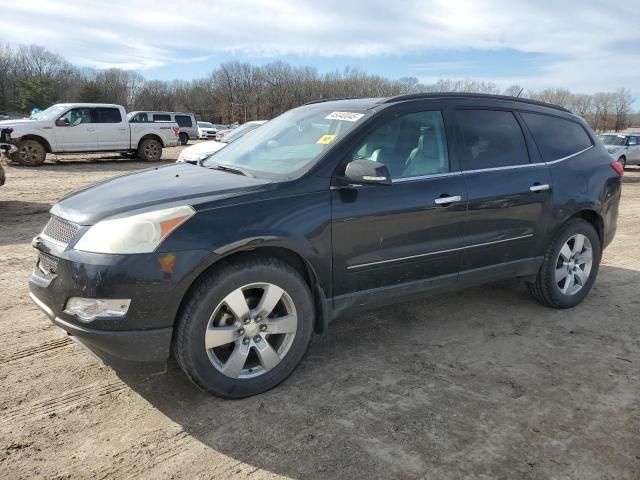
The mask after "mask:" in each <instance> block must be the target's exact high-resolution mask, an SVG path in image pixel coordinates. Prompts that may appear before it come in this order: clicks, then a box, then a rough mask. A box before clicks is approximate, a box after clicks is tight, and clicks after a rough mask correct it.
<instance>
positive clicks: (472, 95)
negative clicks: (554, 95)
mask: <svg viewBox="0 0 640 480" xmlns="http://www.w3.org/2000/svg"><path fill="white" fill-rule="evenodd" d="M421 98H490V99H493V100H503V101H507V102H520V103H529V104H531V105H539V106H541V107H548V108H554V109H556V110H561V111H563V112H567V113H572V112H571V110H568V109H566V108H564V107H561V106H559V105H554V104H552V103H546V102H540V101H538V100H531V99H529V98H520V97H509V96H507V95H491V94H488V93H469V92H433V93H411V94H407V95H396V96H395V97H388V98H383V99H381V100H380V102H379V103H394V102H403V101H407V100H419V99H421Z"/></svg>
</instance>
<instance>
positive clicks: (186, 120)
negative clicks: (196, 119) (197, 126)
mask: <svg viewBox="0 0 640 480" xmlns="http://www.w3.org/2000/svg"><path fill="white" fill-rule="evenodd" d="M176 123H177V124H178V126H179V127H192V126H193V123H192V122H191V117H190V116H188V115H176Z"/></svg>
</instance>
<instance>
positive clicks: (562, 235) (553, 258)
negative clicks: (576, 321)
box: [527, 219, 602, 308]
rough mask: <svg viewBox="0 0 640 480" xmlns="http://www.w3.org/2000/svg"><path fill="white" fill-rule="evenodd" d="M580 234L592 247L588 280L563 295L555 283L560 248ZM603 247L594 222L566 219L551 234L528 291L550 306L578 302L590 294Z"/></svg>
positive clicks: (572, 305)
mask: <svg viewBox="0 0 640 480" xmlns="http://www.w3.org/2000/svg"><path fill="white" fill-rule="evenodd" d="M577 234H582V235H584V236H585V237H587V238H588V239H589V242H590V243H591V248H592V259H593V260H592V261H593V263H592V266H591V271H590V273H589V276H588V279H587V281H586V282H585V283H584V285H583V286H582V288H581V289H580V290H579V291H578V292H576V293H575V294H573V295H566V294H564V293H563V292H562V291H561V289H560V287H559V285H558V283H557V282H556V277H555V275H556V267H557V262H558V261H559V255H560V249H561V248H562V247H563V246H564V245H565V243H566V242H567V241H568V240H569V239H571V238H572V237H573V236H574V235H577ZM601 256H602V247H601V244H600V237H599V236H598V233H597V232H596V230H595V228H593V225H591V224H590V223H589V222H587V221H585V220H582V219H573V220H570V221H569V222H567V223H566V224H565V225H564V226H563V227H562V228H561V229H560V231H559V232H558V233H557V234H556V235H555V236H554V237H553V240H552V241H551V244H550V245H549V247H548V248H547V251H546V252H545V256H544V261H543V262H542V266H541V267H540V270H539V271H538V274H537V276H536V279H535V281H534V282H528V283H527V287H528V289H529V293H530V294H531V295H532V296H533V297H534V298H535V299H536V300H537V301H538V302H540V303H541V304H543V305H546V306H548V307H553V308H571V307H575V306H576V305H578V304H579V303H580V302H582V301H583V300H584V298H585V297H586V296H587V295H588V294H589V291H590V290H591V287H593V283H594V282H595V279H596V277H597V275H598V269H599V266H600V259H601Z"/></svg>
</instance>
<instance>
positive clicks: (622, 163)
mask: <svg viewBox="0 0 640 480" xmlns="http://www.w3.org/2000/svg"><path fill="white" fill-rule="evenodd" d="M618 163H619V164H620V165H621V166H622V169H623V170H624V168H625V167H626V166H627V159H626V157H625V156H624V155H623V156H621V157H620V158H619V159H618Z"/></svg>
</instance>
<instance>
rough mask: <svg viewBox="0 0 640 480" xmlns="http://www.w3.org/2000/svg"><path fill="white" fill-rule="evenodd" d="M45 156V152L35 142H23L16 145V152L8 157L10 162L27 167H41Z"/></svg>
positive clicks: (39, 144) (42, 147) (41, 146)
mask: <svg viewBox="0 0 640 480" xmlns="http://www.w3.org/2000/svg"><path fill="white" fill-rule="evenodd" d="M46 156H47V150H46V149H45V148H44V146H43V145H42V144H41V143H40V142H38V141H36V140H23V141H22V142H20V143H19V144H18V151H17V152H15V153H12V154H11V156H10V157H9V158H10V159H11V161H13V162H16V163H21V164H22V165H25V166H27V167H37V166H38V165H42V164H43V163H44V160H45V158H46Z"/></svg>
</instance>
